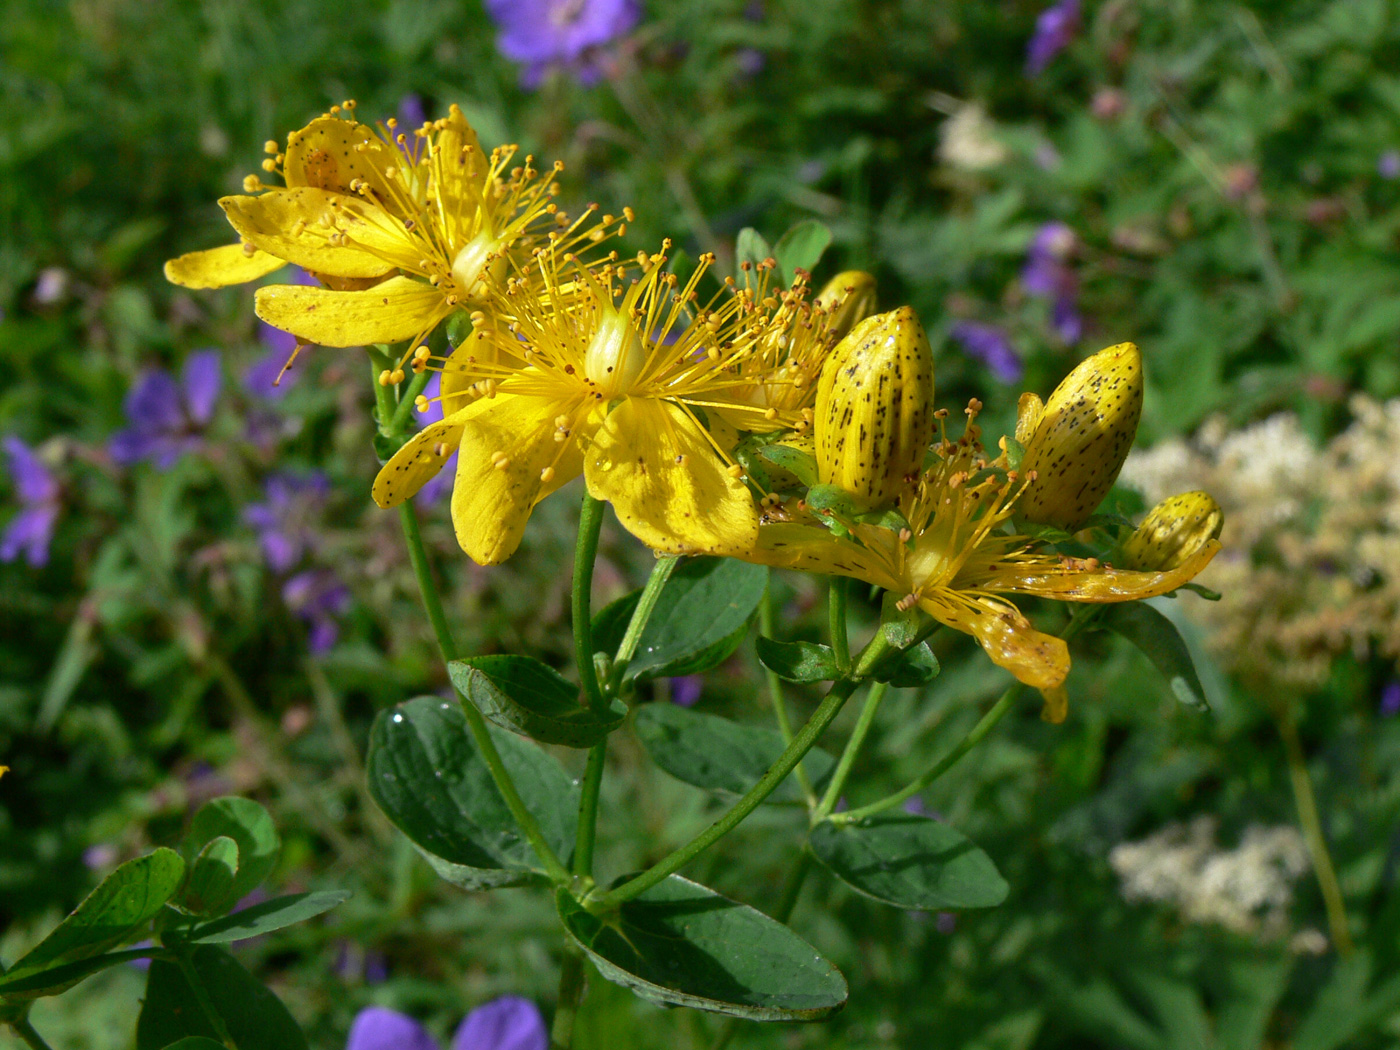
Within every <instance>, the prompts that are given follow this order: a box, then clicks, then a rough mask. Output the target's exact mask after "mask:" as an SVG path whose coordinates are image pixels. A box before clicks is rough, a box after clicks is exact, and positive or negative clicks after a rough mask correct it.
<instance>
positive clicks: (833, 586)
mask: <svg viewBox="0 0 1400 1050" xmlns="http://www.w3.org/2000/svg"><path fill="white" fill-rule="evenodd" d="M826 612H827V618H828V620H829V621H830V628H831V649H832V652H834V653H835V654H836V666H837V668H838V669H839V670H840V671H841V673H842V674H845V673H846V672H847V671H849V670H850V669H851V643H850V640H849V638H848V635H847V633H846V581H845V579H844V578H842V577H840V576H833V577H831V579H830V580H828V581H827V591H826Z"/></svg>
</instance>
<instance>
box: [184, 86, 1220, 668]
mask: <svg viewBox="0 0 1400 1050" xmlns="http://www.w3.org/2000/svg"><path fill="white" fill-rule="evenodd" d="M353 111H354V107H353V104H351V103H346V104H345V105H344V107H337V109H336V110H335V111H333V112H332V113H330V114H327V115H325V116H323V117H320V118H318V119H317V120H315V121H313V122H312V123H311V124H310V125H308V126H307V127H306V128H304V129H302V130H300V131H297V132H294V133H292V135H290V136H289V138H288V140H287V145H286V147H285V149H283V148H282V147H281V146H279V145H278V144H277V143H269V144H268V152H269V154H271V156H270V157H269V159H268V161H267V162H266V163H265V164H264V167H265V169H266V170H268V171H269V172H280V173H281V175H282V177H283V180H284V182H285V184H286V185H285V186H284V187H274V188H270V187H267V186H264V185H263V183H262V182H261V180H260V179H259V178H256V177H250V179H249V183H248V187H247V188H248V190H249V193H248V195H246V196H239V197H230V198H226V199H225V200H224V201H222V202H221V203H222V205H223V208H224V210H225V212H226V213H227V215H228V217H229V221H230V223H231V224H232V225H233V227H234V229H235V230H236V231H237V232H238V234H239V236H240V238H241V240H240V243H239V244H238V245H233V246H230V247H228V248H218V249H214V250H213V251H210V252H203V253H194V254H192V255H188V256H183V257H181V258H180V259H176V260H173V261H172V262H171V263H169V264H168V266H167V273H168V275H169V276H170V278H171V279H172V280H175V281H177V282H180V283H183V284H187V285H195V286H210V285H216V284H222V283H230V282H233V281H241V280H247V279H251V278H252V277H256V276H258V275H259V274H263V273H270V272H271V271H272V270H273V269H274V268H276V267H277V266H280V265H282V264H283V263H285V262H291V263H296V264H297V265H299V266H301V267H303V268H304V269H305V270H306V271H307V272H308V273H310V274H312V275H313V276H315V277H316V278H317V279H318V281H319V282H320V286H318V287H308V286H304V285H297V286H279V285H273V286H270V287H265V288H262V289H260V290H259V291H258V293H257V311H258V314H259V316H260V317H261V318H262V319H263V321H265V322H266V323H268V324H270V325H273V326H275V327H277V328H279V329H281V330H283V331H286V332H289V333H290V334H291V335H292V336H293V337H295V338H296V339H297V340H304V341H309V342H318V343H322V344H329V345H338V346H345V345H352V344H359V343H379V344H386V343H400V344H402V346H403V349H402V350H401V353H400V355H399V357H398V359H397V364H396V365H395V367H393V368H389V369H385V370H384V371H383V373H382V374H381V375H380V377H379V380H380V383H381V385H383V386H385V387H394V388H398V387H401V386H402V385H403V384H405V383H409V386H408V388H407V390H406V392H404V393H402V394H401V395H400V396H401V397H402V398H409V397H414V398H416V402H417V403H416V406H415V407H416V408H417V409H418V412H419V414H420V415H424V414H426V413H428V412H430V411H431V410H432V408H433V406H434V405H435V404H436V405H440V409H441V415H440V416H437V417H436V418H431V417H430V418H429V421H427V423H426V425H425V426H423V427H422V429H421V430H420V431H419V432H418V433H417V434H416V435H412V436H408V435H404V436H402V437H401V438H400V441H401V444H400V445H399V447H398V449H397V451H396V452H394V453H393V454H392V455H390V456H389V458H388V461H387V462H386V463H385V464H384V466H383V468H382V470H381V471H380V473H379V476H378V478H377V479H376V481H375V483H374V487H373V497H374V500H375V502H376V503H378V504H379V505H380V506H381V507H390V506H394V505H395V504H398V503H401V502H402V501H404V500H406V499H408V498H410V497H412V496H413V495H415V494H416V493H418V492H419V491H420V490H422V488H423V487H424V486H425V485H426V484H428V483H429V482H430V481H432V480H433V479H434V478H435V477H436V475H438V474H439V472H441V471H442V469H443V468H444V466H445V465H446V464H447V463H448V462H449V460H450V459H451V458H452V457H453V456H454V455H455V456H456V465H455V470H454V480H453V490H452V497H451V512H452V520H453V524H454V528H455V531H456V535H457V539H458V541H459V543H460V545H461V547H462V549H463V550H464V551H466V553H467V554H468V555H470V556H471V557H472V558H473V559H474V560H476V561H477V562H479V563H481V564H494V563H497V562H500V561H503V560H505V559H506V558H508V557H510V556H511V554H513V553H514V552H515V550H516V549H517V547H518V545H519V544H520V541H521V538H522V536H523V535H524V532H525V529H526V525H527V523H528V521H529V518H530V515H531V512H532V510H533V508H534V507H535V506H536V505H537V504H538V503H539V502H540V501H541V500H543V499H545V498H547V497H548V496H549V495H550V494H551V493H553V492H555V491H556V490H558V489H559V488H560V487H561V486H563V485H564V484H566V483H567V482H569V481H570V480H572V479H574V478H577V477H579V476H582V477H583V479H584V481H585V483H586V485H587V489H588V491H589V493H590V494H591V495H592V496H593V497H594V498H596V499H599V500H604V501H607V502H608V503H610V504H611V505H612V507H613V510H614V512H615V513H616V515H617V517H618V520H619V521H620V522H621V523H622V525H623V526H624V527H625V528H626V529H628V530H629V531H630V532H631V533H632V534H633V535H635V536H637V537H638V538H639V539H640V540H642V541H643V542H644V543H646V544H647V545H648V546H650V547H652V548H653V549H655V550H656V551H659V552H664V553H669V554H702V553H703V554H715V555H724V556H730V557H736V558H741V559H745V560H749V561H755V562H761V563H767V564H772V565H780V566H788V567H792V568H799V569H810V570H815V571H819V572H824V573H828V574H832V575H837V576H848V577H853V578H856V579H860V580H864V581H866V582H868V583H871V584H874V585H876V586H878V587H881V588H884V589H886V590H888V591H889V592H891V594H892V595H893V596H894V597H895V598H896V599H897V601H898V602H899V606H900V608H901V609H904V610H908V609H910V608H912V607H914V606H917V607H918V608H920V609H922V610H923V611H924V612H926V613H928V614H929V615H930V616H932V617H933V618H934V619H936V620H938V621H939V622H941V623H943V624H946V625H948V626H950V627H953V628H955V629H957V630H960V631H964V632H966V633H968V634H970V635H971V636H973V637H974V638H975V639H976V640H977V641H978V642H979V643H980V644H981V645H982V646H983V648H984V649H985V650H986V651H987V653H988V654H989V655H990V656H991V658H992V659H993V660H994V661H996V662H997V663H998V664H1000V665H1002V666H1004V667H1006V668H1007V669H1008V670H1010V671H1011V672H1012V673H1013V674H1014V675H1015V676H1016V677H1017V678H1018V679H1020V680H1021V681H1022V682H1024V683H1027V684H1029V685H1032V686H1035V687H1037V688H1040V689H1042V690H1047V691H1053V690H1057V689H1059V688H1060V686H1061V684H1062V683H1063V681H1064V678H1065V675H1066V673H1067V671H1068V668H1069V656H1068V651H1067V648H1066V646H1065V643H1064V641H1062V640H1061V639H1058V638H1054V637H1052V636H1050V635H1047V634H1043V633H1041V632H1040V631H1038V630H1036V629H1035V628H1034V627H1032V626H1031V624H1030V622H1029V620H1028V619H1027V618H1026V617H1025V616H1024V615H1023V614H1022V613H1021V612H1020V611H1019V610H1018V609H1017V608H1016V606H1015V605H1014V604H1012V602H1011V600H1010V597H1009V596H1014V595H1035V596H1041V597H1047V598H1052V599H1055V600H1060V601H1073V602H1114V601H1125V600H1130V599H1133V598H1142V597H1150V596H1153V595H1158V594H1163V593H1166V592H1168V591H1171V590H1173V589H1175V588H1177V587H1179V586H1181V584H1182V583H1184V582H1186V581H1188V580H1190V579H1191V577H1192V576H1194V575H1195V574H1196V573H1197V572H1198V571H1199V570H1200V569H1201V567H1202V566H1204V565H1205V563H1206V562H1208V561H1209V560H1210V558H1211V556H1212V555H1213V554H1214V552H1215V550H1216V549H1217V546H1218V545H1217V544H1216V543H1215V541H1214V538H1213V535H1211V530H1210V529H1209V528H1208V527H1207V528H1205V529H1202V528H1201V527H1200V522H1199V521H1196V520H1195V519H1191V518H1190V515H1183V514H1181V513H1178V512H1177V511H1175V510H1172V509H1170V508H1169V509H1168V511H1166V512H1163V514H1159V515H1158V516H1157V518H1155V519H1153V520H1152V521H1150V522H1148V523H1145V524H1144V529H1146V530H1148V534H1145V535H1144V536H1143V537H1139V538H1138V539H1137V540H1136V541H1135V546H1134V547H1133V550H1134V552H1135V553H1134V554H1132V555H1131V558H1130V565H1129V567H1127V568H1114V567H1113V565H1112V564H1110V563H1109V562H1108V561H1106V560H1103V559H1102V558H1098V557H1084V556H1082V554H1081V553H1073V552H1079V551H1082V543H1081V544H1080V546H1079V547H1073V548H1071V549H1066V550H1062V549H1060V547H1059V546H1057V544H1058V543H1059V542H1060V541H1062V540H1068V539H1070V534H1071V533H1073V532H1075V531H1078V530H1082V529H1084V528H1086V527H1088V526H1092V525H1094V524H1095V523H1094V522H1093V521H1092V520H1091V518H1092V516H1093V514H1094V512H1095V510H1096V508H1097V507H1098V505H1099V503H1100V501H1101V500H1102V499H1103V498H1104V496H1105V495H1106V494H1107V492H1108V490H1109V488H1110V487H1111V486H1112V485H1113V482H1114V479H1115V478H1116V477H1117V474H1118V471H1119V468H1120V467H1121V465H1122V463H1123V460H1124V458H1125V457H1126V455H1127V452H1128V449H1129V447H1130V446H1131V444H1132V440H1133V437H1134V434H1135V432H1136V428H1137V422H1138V416H1139V414H1140V411H1141V405H1142V368H1141V358H1140V355H1139V354H1138V351H1137V348H1136V347H1134V346H1132V345H1131V344H1122V345H1120V346H1116V347H1111V348H1109V349H1108V350H1105V351H1103V352H1102V353H1100V354H1097V355H1095V356H1093V357H1091V358H1089V359H1088V360H1087V361H1085V362H1084V363H1082V364H1081V365H1080V366H1079V367H1078V368H1076V369H1075V370H1074V372H1073V373H1071V375H1070V376H1069V377H1068V378H1067V379H1066V380H1065V381H1064V383H1062V384H1061V386H1060V388H1059V389H1057V390H1056V391H1055V392H1054V393H1053V394H1052V395H1051V397H1050V398H1049V400H1048V401H1047V402H1042V401H1041V399H1040V398H1039V397H1038V396H1037V395H1035V394H1026V395H1024V396H1023V397H1022V399H1021V405H1020V409H1021V412H1020V421H1019V423H1018V426H1017V433H1016V436H1015V437H1014V438H1012V437H1010V436H1007V437H1006V438H1003V439H1002V440H1001V442H1000V443H999V445H998V446H997V447H998V448H999V451H998V452H995V453H993V452H989V451H988V450H987V448H986V447H985V446H984V444H983V442H982V441H981V429H980V427H979V426H978V425H977V422H976V419H977V414H978V411H979V409H980V407H981V406H980V404H978V403H977V402H975V401H974V402H973V403H972V404H971V405H969V406H968V408H967V417H968V419H967V424H966V427H965V429H964V432H963V434H962V435H961V437H949V435H948V433H947V429H946V425H945V422H944V421H945V420H946V418H947V416H948V412H947V411H946V410H941V409H937V408H936V407H935V401H934V367H933V358H932V353H931V351H930V348H929V343H928V340H927V338H926V337H925V335H924V331H923V328H922V326H921V324H920V322H919V319H918V317H917V316H915V314H914V311H913V310H912V309H910V308H909V307H903V308H900V309H896V310H893V311H890V312H888V313H884V314H875V313H874V310H875V288H874V284H873V281H872V280H871V278H870V277H869V276H868V275H865V274H860V273H843V274H840V275H838V276H837V277H836V278H834V279H833V280H832V281H831V282H830V283H829V284H828V285H827V286H826V287H825V288H823V289H822V290H821V291H820V292H818V293H817V294H813V292H812V289H811V288H810V286H809V283H808V281H809V276H808V274H807V273H805V272H804V271H802V270H798V271H796V276H795V278H794V279H793V280H792V281H791V282H788V283H785V282H780V281H778V280H777V279H776V276H775V275H776V272H777V264H776V263H775V262H774V260H772V259H768V260H765V261H763V262H760V263H758V264H756V265H755V264H751V263H746V264H745V265H744V266H743V267H742V268H741V269H740V271H739V272H738V273H737V274H736V275H734V276H731V277H724V278H722V279H716V278H715V275H714V273H713V271H714V268H715V265H716V262H715V259H714V258H713V257H712V256H709V255H706V256H702V257H701V258H700V259H699V261H698V264H697V265H695V266H694V267H692V268H691V269H690V270H689V273H688V274H685V275H682V274H681V273H678V272H677V271H676V269H675V268H674V266H673V264H672V259H671V256H670V244H669V242H663V243H662V245H661V246H660V250H659V251H657V252H655V253H648V252H645V251H643V252H638V253H637V254H636V255H635V256H631V257H627V256H623V255H621V254H620V253H619V252H618V251H616V250H606V247H607V246H606V244H605V243H604V242H606V241H607V240H608V239H609V238H611V237H613V236H615V235H620V234H622V233H623V232H624V231H625V226H626V223H627V222H628V221H630V219H631V213H630V211H629V210H628V209H623V211H622V216H623V218H622V219H621V220H619V219H617V218H615V217H613V216H611V215H603V216H601V217H600V218H599V219H598V220H596V221H594V220H592V219H591V218H590V216H591V215H592V213H593V212H594V210H595V208H594V207H592V206H590V208H589V209H587V210H586V211H585V212H584V214H583V215H582V216H581V217H579V218H577V219H571V218H569V217H568V216H567V215H565V214H564V213H563V212H562V211H560V210H559V208H558V207H557V206H556V204H555V203H554V201H553V197H554V194H555V189H556V183H555V181H554V176H553V175H550V176H547V177H540V176H539V174H538V173H537V172H536V170H535V169H534V167H533V160H532V159H531V158H528V157H527V158H525V162H524V164H523V165H517V166H515V167H513V168H509V169H508V167H507V165H508V162H509V159H510V157H511V156H512V155H513V152H514V151H513V148H512V147H505V146H503V147H498V148H497V149H495V150H493V151H492V152H491V153H490V154H489V155H487V154H484V153H483V152H482V149H481V147H480V145H479V144H478V142H477V138H476V134H475V132H474V131H473V130H472V129H471V127H470V126H469V125H468V124H467V122H466V121H465V119H464V118H463V116H462V114H461V112H460V111H458V110H457V109H456V108H455V107H454V108H453V109H452V111H451V114H450V115H449V117H447V118H445V119H444V120H439V121H435V122H425V123H424V124H423V126H422V127H420V128H418V129H416V130H415V131H414V132H413V134H412V136H410V135H409V134H407V133H405V132H398V131H397V130H396V124H395V122H394V121H388V122H386V124H385V125H384V126H383V127H381V128H380V129H378V130H375V129H371V128H368V127H366V126H365V125H362V124H360V123H358V122H356V121H355V120H354V119H353ZM559 170H560V168H559V166H557V165H556V166H555V168H554V172H555V173H556V174H557V172H558V171H559ZM1047 251H1048V249H1047ZM1053 261H1054V260H1051V259H1050V257H1049V256H1047V265H1048V264H1049V263H1050V262H1053ZM707 286H708V287H711V288H713V289H714V290H713V291H712V292H711V293H709V294H705V295H702V290H703V289H704V288H706V287H707ZM1060 291H1061V292H1063V291H1064V289H1060ZM443 322H448V326H447V327H448V328H449V330H450V331H451V332H452V341H453V342H454V343H455V344H456V345H455V348H454V347H448V348H447V350H446V351H445V352H440V353H434V351H433V349H432V346H441V345H442V344H441V343H433V344H432V345H430V344H429V339H430V337H431V336H432V334H433V332H434V331H435V329H437V327H438V326H439V325H440V324H442V323H443ZM410 370H411V371H412V372H413V373H414V376H415V378H414V380H412V381H410V380H408V372H409V371H410ZM425 373H436V374H437V375H436V378H437V380H438V385H437V387H436V390H435V393H434V394H433V395H432V396H431V397H430V396H429V395H428V394H427V393H425V390H426V385H425V383H424V380H426V379H427V378H428V376H427V375H426V374H425ZM434 415H436V413H434ZM1207 524H1208V523H1207ZM1188 526H1189V528H1188ZM1114 528H1116V526H1114ZM1119 539H1121V537H1118V536H1117V535H1116V534H1115V535H1114V536H1113V537H1112V539H1111V543H1112V544H1115V545H1116V544H1117V543H1118V541H1119ZM1112 549H1113V550H1115V551H1117V550H1118V548H1117V547H1116V546H1113V547H1112Z"/></svg>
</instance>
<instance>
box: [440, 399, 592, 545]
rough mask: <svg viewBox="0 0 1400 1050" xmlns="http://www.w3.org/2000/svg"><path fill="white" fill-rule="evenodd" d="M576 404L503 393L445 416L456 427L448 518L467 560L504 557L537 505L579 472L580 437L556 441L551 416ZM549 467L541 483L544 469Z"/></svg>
mask: <svg viewBox="0 0 1400 1050" xmlns="http://www.w3.org/2000/svg"><path fill="white" fill-rule="evenodd" d="M576 407H577V405H576V404H571V403H569V402H566V401H560V400H557V399H555V398H548V397H537V396H533V395H527V394H505V393H501V394H497V395H496V396H495V397H487V398H482V399H481V400H480V401H476V402H474V403H473V404H471V405H468V406H467V407H466V408H464V409H462V410H461V411H459V412H456V413H453V415H452V416H451V417H450V418H451V419H452V420H453V421H455V422H456V423H460V425H461V427H462V440H461V446H460V448H461V451H460V453H459V455H458V456H457V481H456V484H455V485H453V488H452V524H453V526H454V527H455V528H456V531H457V542H458V543H459V544H461V545H462V550H464V551H466V552H467V554H468V555H470V556H471V558H472V560H473V561H475V562H477V563H478V564H480V565H495V564H497V563H498V562H502V561H505V560H506V559H507V558H509V557H510V556H511V555H512V554H514V553H515V549H516V547H518V546H520V537H521V536H523V535H524V534H525V524H526V522H528V521H529V520H530V512H531V511H532V510H534V509H535V505H536V504H537V503H539V501H540V500H542V499H544V498H545V497H546V496H548V495H549V494H550V493H551V492H553V491H554V490H555V489H557V488H558V487H559V486H560V485H563V484H564V483H565V482H568V481H571V480H572V479H574V478H576V477H578V475H579V473H580V472H581V471H582V469H583V462H582V456H581V454H580V453H579V451H578V441H577V440H576V439H571V440H569V441H567V442H564V443H562V444H561V443H560V442H557V441H555V440H554V435H555V429H556V428H555V423H554V420H555V419H556V418H557V417H558V416H561V415H570V414H571V413H572V410H574V409H575V408H576ZM498 464H499V465H498ZM550 468H552V470H553V473H552V474H551V475H550V477H549V480H547V481H546V480H545V478H544V477H543V476H542V475H543V472H545V471H546V470H549V469H550Z"/></svg>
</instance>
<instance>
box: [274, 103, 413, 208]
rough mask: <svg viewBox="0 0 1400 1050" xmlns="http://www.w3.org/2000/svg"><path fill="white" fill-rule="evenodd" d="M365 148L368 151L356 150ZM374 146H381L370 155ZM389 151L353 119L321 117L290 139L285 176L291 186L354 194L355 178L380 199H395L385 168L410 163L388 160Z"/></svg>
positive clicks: (288, 139) (283, 172) (284, 169)
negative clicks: (352, 182) (364, 182)
mask: <svg viewBox="0 0 1400 1050" xmlns="http://www.w3.org/2000/svg"><path fill="white" fill-rule="evenodd" d="M357 146H364V147H365V149H364V150H358V149H356V147H357ZM372 146H377V148H376V149H374V151H373V152H370V149H371V147H372ZM388 153H389V150H388V148H387V147H385V146H384V145H383V143H381V142H379V139H378V137H377V136H376V135H375V134H374V132H373V130H371V129H370V128H368V127H366V126H365V125H363V124H360V123H357V122H356V121H353V120H342V119H340V118H339V117H317V118H316V119H315V120H313V121H312V122H311V123H310V124H308V125H306V127H304V128H302V129H301V130H300V131H294V132H292V133H291V134H290V135H288V136H287V155H286V159H285V160H284V161H283V163H282V175H283V178H284V179H285V180H286V183H287V185H288V186H289V187H292V188H295V187H299V186H310V187H312V188H313V189H320V190H334V191H336V192H339V193H349V192H350V182H351V180H353V179H364V180H365V181H366V182H367V183H369V187H370V189H371V191H372V192H373V193H374V194H375V196H376V198H377V199H379V200H381V201H382V200H388V199H392V194H389V193H387V192H386V189H387V183H386V181H385V179H384V175H383V171H382V168H383V167H385V166H388V165H395V164H400V163H406V158H404V159H399V158H394V157H392V156H390V157H388V158H386V156H385V154H388Z"/></svg>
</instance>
